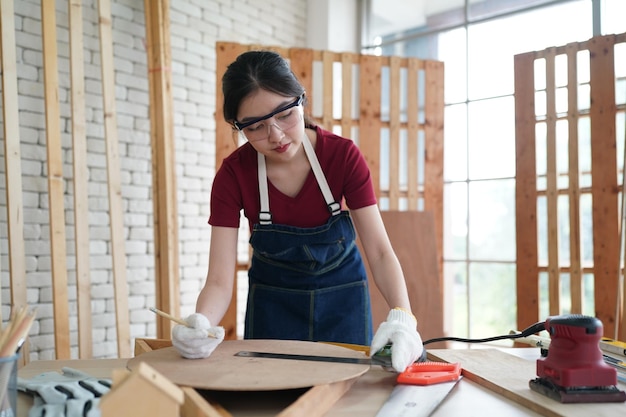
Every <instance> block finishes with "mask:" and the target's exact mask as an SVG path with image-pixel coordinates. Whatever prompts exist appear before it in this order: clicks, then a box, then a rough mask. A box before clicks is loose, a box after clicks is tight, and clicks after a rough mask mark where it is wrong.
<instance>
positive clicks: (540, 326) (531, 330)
mask: <svg viewBox="0 0 626 417" xmlns="http://www.w3.org/2000/svg"><path fill="white" fill-rule="evenodd" d="M545 324H546V322H545V321H540V322H537V323H535V324H533V325H532V326H529V327H527V328H525V329H524V330H522V331H521V332H520V333H514V334H506V335H502V336H494V337H487V338H485V339H465V338H462V337H452V336H450V337H438V338H435V339H428V340H426V341H425V342H423V343H422V344H423V345H428V344H430V343H437V342H464V343H486V342H494V341H496V340H504V339H520V338H522V337H528V336H530V335H532V334H535V333H539V332H540V331H542V330H545Z"/></svg>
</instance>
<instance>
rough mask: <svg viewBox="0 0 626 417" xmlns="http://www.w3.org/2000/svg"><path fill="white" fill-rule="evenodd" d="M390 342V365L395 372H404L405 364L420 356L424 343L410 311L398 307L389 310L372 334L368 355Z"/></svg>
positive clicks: (409, 363)
mask: <svg viewBox="0 0 626 417" xmlns="http://www.w3.org/2000/svg"><path fill="white" fill-rule="evenodd" d="M390 342H391V366H392V367H393V369H394V370H395V371H396V372H404V370H405V369H406V367H407V366H409V365H411V364H412V363H413V362H415V361H416V360H417V359H419V358H420V356H422V353H423V351H424V345H423V344H422V338H421V337H420V334H419V333H418V332H417V320H416V319H415V317H414V316H413V315H412V314H411V313H409V312H407V311H405V310H403V309H400V308H394V309H392V310H391V311H390V312H389V314H388V315H387V320H386V321H384V322H383V323H381V324H380V326H379V327H378V330H377V331H376V334H375V335H374V339H373V340H372V345H371V346H370V356H372V355H374V354H375V353H376V352H378V351H379V350H381V349H382V348H384V347H385V345H386V344H387V343H390Z"/></svg>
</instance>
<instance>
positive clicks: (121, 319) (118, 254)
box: [98, 0, 130, 357]
mask: <svg viewBox="0 0 626 417" xmlns="http://www.w3.org/2000/svg"><path fill="white" fill-rule="evenodd" d="M98 17H99V18H98V26H99V31H100V61H101V72H102V98H103V111H104V134H105V142H106V157H107V185H108V192H109V195H108V197H109V218H110V230H111V257H112V259H113V284H114V285H113V288H114V292H115V318H116V319H115V324H116V331H117V353H118V355H119V356H120V357H129V356H130V329H129V318H128V284H127V282H126V251H125V240H124V222H123V220H124V219H123V208H122V190H121V188H122V187H121V181H120V162H119V159H120V156H119V151H118V137H117V121H116V110H115V73H114V69H113V38H112V33H111V32H112V28H111V2H110V0H98Z"/></svg>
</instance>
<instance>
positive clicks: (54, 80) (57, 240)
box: [41, 0, 70, 359]
mask: <svg viewBox="0 0 626 417" xmlns="http://www.w3.org/2000/svg"><path fill="white" fill-rule="evenodd" d="M41 24H42V35H43V36H42V39H43V67H44V98H45V107H46V110H45V111H46V143H47V146H46V148H47V154H48V201H49V213H50V254H51V258H52V299H53V304H54V305H53V309H54V343H55V348H56V358H57V359H69V358H70V329H69V307H68V297H67V260H66V248H65V244H66V243H65V210H64V205H63V156H62V153H61V134H60V133H61V128H60V126H59V122H60V120H61V115H60V114H59V81H58V74H57V71H58V65H57V37H56V9H55V1H54V0H42V2H41Z"/></svg>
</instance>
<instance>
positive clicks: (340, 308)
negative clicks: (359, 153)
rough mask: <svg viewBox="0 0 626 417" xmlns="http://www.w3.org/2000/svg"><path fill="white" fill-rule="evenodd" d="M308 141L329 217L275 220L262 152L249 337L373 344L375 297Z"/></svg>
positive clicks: (345, 220) (345, 217)
mask: <svg viewBox="0 0 626 417" xmlns="http://www.w3.org/2000/svg"><path fill="white" fill-rule="evenodd" d="M303 146H304V150H305V153H306V155H307V158H308V159H309V163H310V164H311V168H312V170H313V173H314V174H315V177H316V179H317V182H318V185H319V187H320V190H321V191H322V194H323V195H324V199H325V200H326V204H327V205H328V208H329V210H330V212H331V214H332V215H331V217H330V219H329V220H328V222H327V223H326V224H324V225H322V226H318V227H307V228H302V227H294V226H287V225H280V224H272V220H271V213H270V212H269V195H268V190H267V172H266V167H265V157H264V156H263V155H261V154H258V166H259V168H258V171H259V175H258V177H259V193H260V199H261V212H260V213H259V223H258V224H255V225H254V226H253V229H252V234H251V236H250V245H251V246H252V249H253V253H252V261H251V266H250V270H249V271H248V279H249V291H248V303H247V309H246V325H245V333H244V337H245V338H246V339H283V340H307V341H323V342H340V343H353V344H359V345H369V344H370V342H371V339H372V315H371V307H370V298H369V291H368V286H367V276H366V273H365V268H364V266H363V261H362V259H361V255H360V253H359V250H358V248H357V246H356V244H355V237H356V233H355V230H354V226H353V224H352V220H351V219H350V216H349V214H348V212H346V211H341V206H340V204H339V203H337V202H336V201H334V198H333V196H332V193H331V191H330V188H329V186H328V183H327V181H326V177H325V176H324V173H323V172H322V169H321V167H320V165H319V161H318V159H317V156H316V155H315V150H314V149H313V146H312V145H311V142H310V141H309V139H308V137H306V136H305V139H304V140H303Z"/></svg>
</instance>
